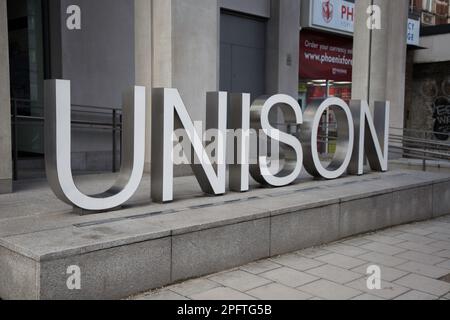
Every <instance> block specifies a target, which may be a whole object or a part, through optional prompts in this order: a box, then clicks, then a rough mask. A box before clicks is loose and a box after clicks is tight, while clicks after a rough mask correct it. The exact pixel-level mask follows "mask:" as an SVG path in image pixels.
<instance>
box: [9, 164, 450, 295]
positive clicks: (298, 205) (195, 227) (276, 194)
mask: <svg viewBox="0 0 450 320" xmlns="http://www.w3.org/2000/svg"><path fill="white" fill-rule="evenodd" d="M93 179H94V178H93ZM96 180H99V179H98V178H97V179H96ZM87 182H89V181H87ZM87 182H86V183H87ZM176 186H177V188H178V189H177V195H178V199H179V200H177V201H175V202H174V203H171V204H167V205H159V204H147V203H146V201H145V199H148V193H147V192H148V191H149V190H148V187H149V181H146V182H145V186H144V187H143V190H142V191H141V192H142V193H140V194H139V195H138V197H137V198H135V199H133V201H132V202H131V204H130V206H129V207H126V208H123V209H121V210H118V211H114V212H108V213H102V214H98V215H91V216H77V215H75V214H74V213H73V212H72V211H71V209H70V208H68V207H64V206H60V209H58V211H51V210H49V211H48V212H47V213H41V214H38V215H37V216H36V214H34V215H33V214H30V215H26V216H23V217H21V218H18V217H13V216H9V218H4V219H1V216H0V222H1V223H0V297H1V298H3V299H119V298H125V297H128V296H131V295H135V294H138V293H140V292H145V291H148V290H150V289H154V288H159V287H162V286H165V285H168V284H171V283H174V282H179V281H182V280H186V279H190V278H195V277H200V276H204V275H207V274H211V273H214V272H219V271H222V270H227V269H230V268H233V267H238V266H241V265H244V264H246V263H249V262H252V261H256V260H260V259H263V258H268V257H271V256H277V255H280V254H284V253H289V252H293V251H297V250H301V249H304V248H309V247H312V246H317V245H322V244H326V243H330V242H333V241H336V240H339V239H343V238H347V237H349V236H352V235H357V234H361V233H366V232H370V231H375V230H378V229H384V228H387V227H390V226H395V225H400V224H405V223H410V222H416V221H422V220H427V219H430V218H433V217H438V216H442V215H446V214H450V175H445V174H432V173H423V172H413V171H392V172H388V173H384V174H379V173H373V174H368V175H366V176H363V177H345V178H342V179H339V180H334V181H314V180H311V179H310V178H309V179H307V180H305V181H299V184H296V185H292V186H289V187H285V188H281V189H265V188H256V187H255V188H253V189H252V191H250V192H248V193H244V194H237V193H230V194H227V195H226V196H223V197H215V198H211V197H204V196H202V194H201V192H199V191H198V188H197V187H196V182H195V181H194V180H193V179H192V178H180V179H178V180H177V181H176ZM42 192H43V193H42V194H47V192H48V190H45V193H44V191H42ZM35 193H36V192H35ZM35 193H33V194H35ZM38 193H39V192H38ZM33 194H31V193H29V194H28V193H25V194H24V196H22V200H21V201H22V202H21V203H20V202H17V203H15V205H14V206H15V207H14V209H15V210H17V209H20V208H21V207H22V208H25V209H27V208H28V209H29V210H30V211H31V212H32V210H33V209H32V207H30V206H27V204H28V203H27V197H29V199H32V198H31V197H33ZM50 198H51V196H50ZM50 198H49V199H50ZM6 199H7V198H6V197H0V203H2V201H5V202H6ZM49 201H50V202H51V201H54V200H47V202H49ZM34 210H35V209H34ZM5 212H10V211H8V210H5ZM11 212H12V211H11ZM6 215H8V214H6ZM72 266H76V267H77V268H79V270H80V272H81V274H80V275H81V289H80V290H70V289H69V288H68V286H67V281H68V279H69V280H70V276H71V274H68V273H67V271H68V270H69V271H70V270H71V269H70V268H71V267H72Z"/></svg>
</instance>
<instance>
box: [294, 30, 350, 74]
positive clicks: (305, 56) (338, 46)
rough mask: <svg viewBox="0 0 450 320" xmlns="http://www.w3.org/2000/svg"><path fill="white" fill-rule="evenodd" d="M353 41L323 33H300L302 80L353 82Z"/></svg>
mask: <svg viewBox="0 0 450 320" xmlns="http://www.w3.org/2000/svg"><path fill="white" fill-rule="evenodd" d="M352 64H353V40H352V39H350V38H346V37H341V36H337V35H331V34H326V33H322V32H316V31H310V30H302V31H301V32H300V78H301V79H311V80H319V79H321V80H334V81H352Z"/></svg>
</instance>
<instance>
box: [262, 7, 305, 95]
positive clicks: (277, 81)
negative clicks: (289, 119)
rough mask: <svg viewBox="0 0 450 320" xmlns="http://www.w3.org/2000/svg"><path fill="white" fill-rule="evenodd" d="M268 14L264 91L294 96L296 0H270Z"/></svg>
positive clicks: (296, 29)
mask: <svg viewBox="0 0 450 320" xmlns="http://www.w3.org/2000/svg"><path fill="white" fill-rule="evenodd" d="M270 16H271V18H270V20H269V22H268V30H267V58H266V59H267V66H266V70H267V75H266V79H267V80H266V88H267V93H268V94H275V93H284V94H289V95H291V96H293V97H294V98H297V96H298V70H299V60H298V57H299V55H300V53H299V50H300V49H299V27H300V0H280V1H271V14H270Z"/></svg>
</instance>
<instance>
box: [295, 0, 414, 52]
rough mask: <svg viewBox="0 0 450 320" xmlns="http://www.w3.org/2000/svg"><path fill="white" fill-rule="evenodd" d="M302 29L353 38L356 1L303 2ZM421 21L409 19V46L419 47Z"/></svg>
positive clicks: (318, 0)
mask: <svg viewBox="0 0 450 320" xmlns="http://www.w3.org/2000/svg"><path fill="white" fill-rule="evenodd" d="M301 15H302V16H301V21H302V28H311V29H316V30H323V31H328V32H333V33H339V34H342V35H348V36H353V32H354V28H355V15H356V8H355V3H354V1H347V0H302V9H301ZM419 38H420V21H419V20H416V19H408V34H407V43H408V45H415V46H418V45H419Z"/></svg>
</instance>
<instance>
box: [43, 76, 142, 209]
mask: <svg viewBox="0 0 450 320" xmlns="http://www.w3.org/2000/svg"><path fill="white" fill-rule="evenodd" d="M144 150H145V88H144V87H134V88H133V89H132V90H130V91H129V92H127V93H126V94H124V106H123V149H122V167H121V169H120V174H119V177H118V178H117V180H116V182H115V184H114V186H113V187H112V188H111V189H109V190H108V191H106V192H105V193H103V194H99V195H94V196H87V195H85V194H84V193H82V192H81V191H80V190H79V189H78V188H77V186H76V185H75V182H74V180H73V175H72V168H71V101H70V81H67V80H46V81H45V164H46V171H47V178H48V182H49V184H50V186H51V188H52V190H53V191H54V193H55V194H56V196H57V197H58V198H59V199H60V200H62V201H63V202H65V203H67V204H69V205H72V206H74V207H76V208H79V209H82V210H87V211H103V210H110V209H113V208H116V207H119V206H121V205H122V204H124V203H125V202H126V201H128V200H129V199H130V198H131V197H132V196H133V195H134V193H135V192H136V191H137V189H138V187H139V184H140V183H141V179H142V175H143V172H144V160H145V155H144Z"/></svg>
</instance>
